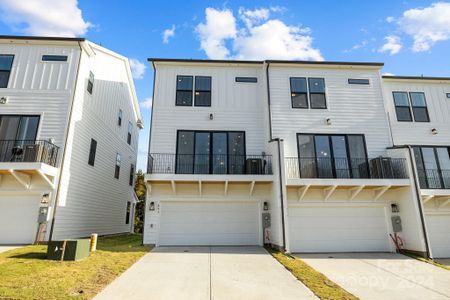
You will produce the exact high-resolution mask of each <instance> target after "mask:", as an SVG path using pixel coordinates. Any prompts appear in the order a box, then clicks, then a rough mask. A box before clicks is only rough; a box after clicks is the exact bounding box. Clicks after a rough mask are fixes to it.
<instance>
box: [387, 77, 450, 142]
mask: <svg viewBox="0 0 450 300" xmlns="http://www.w3.org/2000/svg"><path fill="white" fill-rule="evenodd" d="M383 81H384V84H383V89H384V98H385V101H386V107H387V109H388V112H389V119H390V123H391V128H392V135H393V137H394V143H395V145H405V144H409V145H450V99H449V98H447V97H446V93H450V81H447V82H439V81H434V80H433V81H426V80H391V79H384V80H383ZM393 91H399V92H424V93H425V98H426V101H427V107H428V113H429V116H430V122H425V123H424V122H398V121H397V115H396V114H395V106H394V98H393V96H392V92H393ZM432 128H436V129H437V130H438V134H436V135H433V134H432V133H431V129H432Z"/></svg>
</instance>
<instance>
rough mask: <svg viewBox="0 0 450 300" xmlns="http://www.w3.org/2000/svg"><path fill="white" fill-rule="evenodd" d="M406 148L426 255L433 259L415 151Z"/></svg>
mask: <svg viewBox="0 0 450 300" xmlns="http://www.w3.org/2000/svg"><path fill="white" fill-rule="evenodd" d="M406 147H408V153H409V159H410V160H411V165H412V173H413V178H414V190H415V192H416V197H417V205H418V207H419V215H420V221H421V225H422V231H423V238H424V239H425V249H426V252H427V253H426V254H427V258H430V259H432V257H431V255H430V253H431V251H430V245H429V244H428V233H427V229H426V226H425V218H424V212H423V209H422V203H421V199H422V197H421V196H420V188H419V186H420V185H419V180H418V178H417V174H416V169H417V168H416V164H415V160H414V157H413V155H412V152H413V149H412V148H411V146H409V145H407V146H406Z"/></svg>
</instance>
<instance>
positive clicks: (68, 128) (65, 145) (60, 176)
mask: <svg viewBox="0 0 450 300" xmlns="http://www.w3.org/2000/svg"><path fill="white" fill-rule="evenodd" d="M78 47H80V59H79V60H78V66H77V76H76V78H75V85H74V88H73V96H72V102H71V104H70V112H69V119H68V121H67V132H66V137H65V140H64V151H63V157H62V160H61V172H60V173H59V178H58V188H57V190H56V196H55V203H54V207H53V213H52V224H51V226H50V234H49V237H48V241H49V242H51V241H52V238H53V231H54V228H55V219H56V208H57V207H58V204H59V194H60V191H61V181H62V175H63V174H64V172H63V171H64V166H65V164H64V161H65V159H66V150H67V141H68V140H69V131H70V124H71V122H72V113H73V104H74V103H75V94H76V91H77V86H78V78H79V77H80V76H79V74H80V65H81V57H82V54H83V48H82V47H81V42H78Z"/></svg>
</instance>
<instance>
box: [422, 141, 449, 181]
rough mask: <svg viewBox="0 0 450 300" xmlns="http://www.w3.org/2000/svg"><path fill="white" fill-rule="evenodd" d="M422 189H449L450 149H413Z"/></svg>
mask: <svg viewBox="0 0 450 300" xmlns="http://www.w3.org/2000/svg"><path fill="white" fill-rule="evenodd" d="M414 157H415V160H416V165H417V173H418V175H419V182H420V186H421V187H422V188H427V189H450V147H414Z"/></svg>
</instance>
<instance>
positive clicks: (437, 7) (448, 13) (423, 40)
mask: <svg viewBox="0 0 450 300" xmlns="http://www.w3.org/2000/svg"><path fill="white" fill-rule="evenodd" d="M398 25H399V27H400V29H401V30H402V31H403V32H405V33H406V34H408V35H410V36H411V37H412V38H413V40H414V43H413V46H412V50H413V51H414V52H421V51H427V50H429V49H430V48H431V47H432V46H433V45H434V44H435V43H436V42H439V41H446V40H448V39H450V3H448V2H436V3H433V4H431V6H428V7H425V8H414V9H410V10H407V11H405V12H404V13H403V15H402V17H401V18H400V19H399V21H398Z"/></svg>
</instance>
